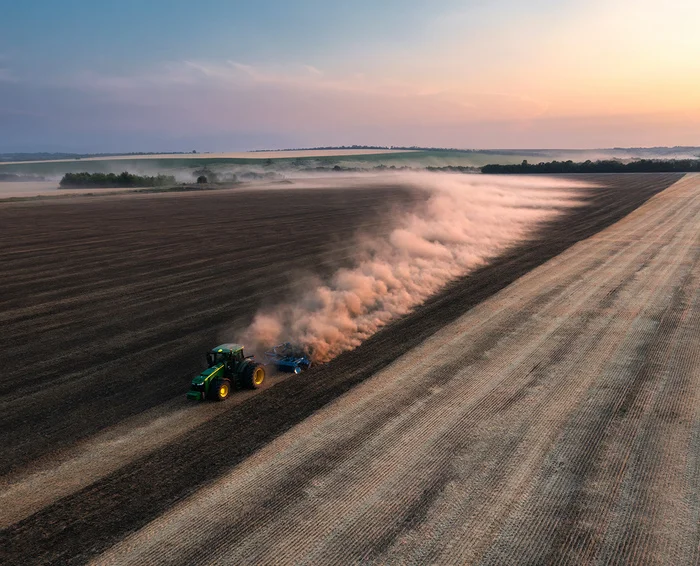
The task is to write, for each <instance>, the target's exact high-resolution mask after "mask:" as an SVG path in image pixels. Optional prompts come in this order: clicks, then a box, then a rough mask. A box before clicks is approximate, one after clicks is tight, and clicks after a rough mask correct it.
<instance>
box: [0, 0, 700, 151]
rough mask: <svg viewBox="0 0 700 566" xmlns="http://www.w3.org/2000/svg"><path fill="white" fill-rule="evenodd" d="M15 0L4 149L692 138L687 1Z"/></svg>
mask: <svg viewBox="0 0 700 566" xmlns="http://www.w3.org/2000/svg"><path fill="white" fill-rule="evenodd" d="M6 4H8V5H7V6H4V7H3V11H2V15H3V24H4V25H3V34H2V35H0V151H32V150H36V151H41V150H55V151H148V150H159V151H160V150H163V151H174V150H189V149H190V148H194V147H196V148H197V149H199V150H201V151H207V150H211V151H219V150H220V151H225V150H232V151H233V150H241V149H253V148H263V147H269V148H274V147H288V146H308V145H330V144H353V143H360V144H362V143H366V144H382V145H385V144H394V145H404V144H405V145H413V144H417V145H442V146H450V147H600V146H614V145H676V144H688V145H690V144H692V143H695V144H700V139H699V137H700V97H697V92H700V78H698V77H700V57H698V56H697V55H698V53H700V39H699V38H700V34H697V32H696V30H695V29H694V25H695V24H694V23H693V22H697V21H698V18H699V17H700V7H699V6H698V4H697V3H695V2H691V1H690V0H669V2H667V3H666V4H665V5H664V8H663V10H660V8H659V6H658V5H657V4H655V3H654V2H652V1H650V0H636V1H634V0H589V1H587V2H583V1H578V0H565V1H559V2H555V1H549V0H532V1H530V2H528V3H523V2H518V1H515V0H495V1H491V2H485V1H472V2H469V1H461V2H459V1H453V0H446V1H433V2H428V1H420V0H404V1H399V0H384V1H380V0H375V1H367V0H359V1H355V2H344V3H336V2H323V1H320V0H306V1H297V2H293V1H287V2H282V1H279V0H273V1H268V2H230V1H229V2H225V1H223V0H200V1H197V2H195V1H190V2H186V1H182V0H170V1H167V2H166V1H164V0H156V1H149V2H137V1H134V0H123V1H121V2H99V3H97V2H87V1H84V0H66V1H63V2H55V1H47V0H35V1H31V0H27V1H24V2H13V3H6Z"/></svg>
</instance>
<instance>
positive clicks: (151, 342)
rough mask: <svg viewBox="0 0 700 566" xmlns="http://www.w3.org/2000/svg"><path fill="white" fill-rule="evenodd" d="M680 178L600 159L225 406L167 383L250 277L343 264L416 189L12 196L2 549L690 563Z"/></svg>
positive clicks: (129, 558) (160, 558)
mask: <svg viewBox="0 0 700 566" xmlns="http://www.w3.org/2000/svg"><path fill="white" fill-rule="evenodd" d="M678 179H679V176H673V175H620V176H614V175H610V176H597V177H595V178H589V179H588V180H593V181H594V182H596V183H598V184H599V188H596V189H591V190H590V191H589V194H588V199H587V206H585V207H584V208H581V209H577V210H575V211H573V212H571V213H570V214H569V215H568V216H566V217H562V218H560V219H559V220H557V222H556V223H553V224H552V225H550V226H546V227H543V229H542V231H541V233H540V234H538V235H537V237H536V238H534V239H533V241H530V242H526V243H524V244H523V245H522V246H521V247H520V248H518V249H516V250H512V251H511V252H509V253H508V254H506V255H504V256H503V257H501V258H499V259H497V260H495V261H494V262H493V264H492V265H490V266H488V267H485V268H483V269H481V270H479V271H478V272H475V273H473V274H472V275H470V276H469V277H467V278H465V279H463V280H460V281H457V282H455V283H454V284H452V285H451V286H450V287H449V288H447V289H445V291H444V292H443V293H441V294H440V295H439V296H437V297H435V298H433V299H431V300H430V301H429V302H428V303H427V304H425V305H423V306H422V307H420V308H418V309H416V311H415V312H414V313H413V314H411V315H409V316H407V317H404V318H403V319H401V320H399V321H397V322H396V323H394V324H392V325H390V326H389V327H387V328H386V329H384V330H383V331H380V332H379V333H378V334H376V335H375V336H374V337H372V338H371V339H369V340H368V341H367V342H366V343H365V344H363V345H362V346H361V347H360V348H358V349H356V350H354V351H352V352H348V353H346V354H343V355H341V356H340V357H338V358H336V359H335V360H334V361H333V362H331V363H330V364H327V365H325V366H322V367H318V368H315V369H312V370H311V371H310V372H308V373H305V374H302V375H301V376H299V377H291V378H289V379H286V380H284V381H281V382H279V383H278V384H277V385H275V386H274V387H272V388H269V389H267V390H265V391H262V392H261V393H259V394H255V395H250V394H248V395H246V394H240V395H239V396H238V397H237V398H235V399H233V400H232V401H234V402H233V403H231V404H227V405H225V406H224V407H225V408H224V409H221V407H222V405H217V406H216V407H215V408H212V407H210V406H198V407H196V408H195V409H194V410H193V409H192V408H190V407H186V406H182V405H181V404H179V402H178V401H177V399H173V400H169V399H172V398H174V397H175V396H176V395H182V391H184V390H185V389H186V387H187V381H188V378H189V377H190V376H191V374H192V373H193V372H194V371H195V370H196V369H198V365H197V363H196V361H192V360H191V358H192V356H193V354H194V352H200V351H204V349H206V347H207V346H208V345H210V343H211V341H212V338H213V336H212V333H213V332H214V331H212V330H211V329H212V327H215V328H219V329H221V328H223V327H225V326H226V325H227V324H231V321H232V319H235V317H236V314H237V312H238V311H237V303H238V301H239V297H240V296H241V294H242V293H245V291H246V290H247V292H248V295H244V296H246V297H247V301H246V303H245V304H246V305H250V308H251V309H253V308H255V307H256V306H257V305H259V304H260V302H261V301H262V298H261V297H258V296H257V295H256V290H257V289H260V283H261V282H264V285H265V293H266V296H267V295H271V296H274V295H275V294H279V293H283V292H287V291H288V289H289V282H288V279H287V278H286V277H285V275H284V273H285V271H286V269H288V268H290V267H291V266H292V265H293V262H294V261H302V260H303V261H315V262H321V261H323V260H324V259H325V260H326V261H327V266H328V269H332V268H333V267H335V266H336V265H337V264H338V262H341V263H342V261H343V257H344V256H343V252H342V250H343V249H344V248H343V244H345V245H347V237H344V236H343V234H351V233H352V231H354V230H355V229H356V228H357V227H358V226H359V225H360V224H362V223H365V224H366V225H367V226H368V227H369V228H372V226H374V229H377V230H381V229H382V226H381V222H380V216H378V215H377V213H376V212H374V211H376V210H377V209H378V208H380V206H379V205H380V202H381V203H384V202H386V201H387V200H388V199H389V198H391V199H392V200H394V201H398V202H404V203H406V202H408V201H410V200H411V199H416V198H419V197H418V196H417V195H415V194H408V193H405V192H403V191H401V190H400V189H398V188H397V189H395V190H391V191H389V192H388V194H382V195H379V194H377V193H372V192H362V191H359V192H354V191H348V192H347V193H342V192H338V193H335V194H334V195H332V196H331V195H329V196H328V197H324V198H322V199H321V198H315V199H313V203H314V204H313V206H316V207H319V206H320V207H321V209H320V210H318V209H314V211H313V213H311V212H310V206H311V205H310V204H309V202H310V199H309V196H308V194H307V195H306V197H305V198H299V196H300V195H302V196H303V191H299V192H294V191H289V192H287V193H284V194H281V193H274V192H266V193H257V194H255V193H250V194H249V195H247V196H246V197H245V198H242V195H241V193H231V194H230V195H221V194H215V195H210V196H205V195H196V196H182V195H181V196H179V197H177V196H173V195H159V197H158V198H156V197H139V198H134V197H129V198H121V199H119V198H115V199H111V198H110V199H108V198H107V197H105V198H104V199H99V201H95V202H89V201H86V202H84V203H82V204H80V203H78V202H76V203H72V204H71V205H70V206H69V205H67V204H65V203H50V204H48V203H43V204H42V203H32V204H31V205H22V206H19V205H11V206H10V205H7V206H6V207H2V208H0V215H1V216H0V222H2V225H3V227H6V226H7V227H9V230H7V229H6V230H4V231H3V235H2V236H1V237H2V240H3V241H2V242H0V243H2V248H0V249H1V250H2V251H1V252H0V256H1V259H2V260H3V261H2V264H1V265H2V267H0V269H2V272H3V297H2V301H3V302H2V305H0V306H1V310H0V315H1V316H2V317H3V342H4V344H3V351H2V353H0V356H2V359H0V364H1V365H2V367H3V368H4V371H3V375H2V381H1V382H0V383H2V387H3V401H2V402H3V406H2V409H3V411H2V425H3V426H2V428H1V429H0V430H1V431H2V434H3V438H2V439H0V440H2V442H3V444H2V445H3V465H4V467H3V471H5V472H6V473H7V475H6V476H5V478H6V480H5V481H4V486H3V492H2V493H1V494H0V495H2V507H3V509H2V515H1V516H2V517H3V526H4V527H6V528H5V530H4V531H3V535H2V540H1V541H0V542H1V543H2V548H3V549H4V552H5V554H6V556H7V558H8V563H22V564H31V563H52V562H53V563H81V562H84V561H86V560H89V559H94V560H96V561H97V562H98V563H114V564H121V563H159V562H162V563H178V564H191V563H199V562H205V563H230V564H247V563H250V564H270V563H279V564H292V563H295V564H298V563H308V564H331V563H337V564H348V563H366V562H369V563H378V564H379V563H381V564H386V563H396V564H406V563H413V564H424V563H436V564H438V563H439V564H444V563H455V564H463V563H486V564H508V563H531V564H539V563H555V562H560V563H571V564H578V563H593V562H598V563H620V564H622V563H635V562H637V563H658V564H686V563H687V564H693V563H696V562H697V560H698V543H699V542H700V531H699V527H698V525H699V524H700V521H699V515H700V505H699V504H698V496H697V493H698V491H699V490H700V481H699V476H700V411H699V410H698V407H699V406H700V403H699V399H698V394H699V393H698V392H699V391H700V296H699V295H698V293H697V289H698V284H699V283H700V177H699V176H687V177H685V178H683V179H681V180H680V181H679V182H678V183H677V184H675V185H673V186H671V187H670V188H668V189H667V187H669V185H671V184H672V183H673V182H674V181H678ZM664 189H666V190H664ZM659 191H663V192H659ZM657 193H658V194H657ZM315 194H316V195H318V194H320V193H318V192H317V193H315ZM653 195H656V196H654V197H653V198H651V200H649V201H648V202H646V204H643V203H645V201H647V200H648V199H649V198H650V197H652V196H653ZM243 196H245V195H243ZM229 198H230V199H231V203H228V204H227V201H226V199H229ZM222 199H223V200H222ZM285 199H287V200H285ZM333 199H341V201H342V202H341V203H340V204H338V202H337V201H336V200H333ZM343 199H344V200H343ZM363 199H365V200H364V201H363ZM280 200H282V201H283V205H279V204H278V203H279V202H280ZM234 201H235V203H236V205H233V202H234ZM334 203H335V204H334ZM229 204H230V205H231V206H230V208H229V206H228V205H229ZM640 205H642V206H641V207H640V208H638V209H637V210H635V209H636V208H637V207H638V206H640ZM277 206H279V209H276V208H275V207H277ZM202 207H203V208H202ZM241 207H242V208H244V209H245V210H246V211H247V212H248V214H247V215H242V216H241V217H242V218H244V219H245V220H242V222H243V223H248V226H249V227H248V231H246V230H244V229H243V228H242V227H240V228H239V230H240V231H238V232H235V233H234V234H229V238H228V239H226V238H221V237H220V236H221V233H222V231H223V230H226V226H227V224H226V220H227V218H228V216H227V215H226V213H229V214H235V213H237V211H238V210H239V209H240V208H241ZM246 207H247V208H246ZM270 208H272V209H273V210H276V211H277V212H276V213H270ZM197 211H199V212H197ZM203 211H205V212H203ZM632 211H634V212H632ZM630 212H632V214H631V215H629V216H627V217H625V215H626V214H628V213H630ZM268 214H269V216H268ZM286 215H288V217H287V216H286ZM305 216H306V217H313V219H314V220H313V222H305V221H304V217H305ZM280 218H289V220H288V221H287V222H281V223H280V222H278V221H279V219H280ZM212 219H214V220H212ZM208 220H212V224H213V226H209V223H208ZM260 226H265V227H266V229H265V230H260V229H257V230H256V229H255V228H256V227H257V228H259V227H260ZM275 226H279V229H276V228H275ZM324 226H325V228H324ZM208 228H211V229H210V230H207V229H208ZM297 228H298V230H297ZM246 234H250V236H246ZM260 234H264V236H261V235H260ZM330 234H339V236H338V237H337V239H336V240H334V241H330V242H329V241H328V238H329V235H330ZM290 238H291V241H292V242H296V244H295V245H292V246H290V247H289V248H288V250H287V251H288V255H285V254H284V253H282V252H278V250H279V249H280V247H281V244H282V243H283V242H288V241H290ZM295 238H296V240H295ZM585 238H588V239H585ZM584 239H585V240H584ZM582 240H583V241H582ZM228 242H233V243H234V244H231V245H229V247H227V243H228ZM576 242H579V243H576ZM231 247H232V248H233V249H231ZM213 249H214V250H216V255H217V256H220V257H221V258H225V259H222V262H223V265H224V266H226V269H228V271H219V270H220V269H224V268H223V267H221V266H220V265H219V264H217V262H216V261H214V259H213V258H212V253H211V252H212V250H213ZM268 254H273V255H272V256H270V255H268ZM274 254H278V255H274ZM269 257H274V258H278V259H279V261H281V262H282V263H283V265H284V261H288V262H290V263H289V264H287V267H281V268H280V269H279V270H278V271H276V270H274V268H273V267H269V266H268V261H269V259H267V258H269ZM263 267H264V268H265V269H263ZM268 269H269V270H268ZM149 276H150V278H149ZM231 281H233V282H232V283H231ZM5 289H7V292H5ZM202 289H203V290H202ZM222 305H223V312H222ZM249 312H250V311H249ZM238 316H240V314H239V315H238ZM35 354H36V355H35ZM26 372H31V373H32V375H33V376H36V379H29V380H27V379H25V378H24V377H23V376H24V375H25V373H26ZM135 375H138V379H130V377H132V376H135ZM144 376H145V377H144ZM183 422H184V423H185V424H183ZM110 425H111V426H110ZM76 478H81V479H76Z"/></svg>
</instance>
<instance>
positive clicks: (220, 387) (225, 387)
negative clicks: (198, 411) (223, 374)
mask: <svg viewBox="0 0 700 566" xmlns="http://www.w3.org/2000/svg"><path fill="white" fill-rule="evenodd" d="M212 385H213V393H214V395H213V397H214V400H215V401H225V400H226V399H228V396H229V395H230V394H231V382H230V381H229V380H228V379H219V380H217V381H216V382H215V383H213V384H212Z"/></svg>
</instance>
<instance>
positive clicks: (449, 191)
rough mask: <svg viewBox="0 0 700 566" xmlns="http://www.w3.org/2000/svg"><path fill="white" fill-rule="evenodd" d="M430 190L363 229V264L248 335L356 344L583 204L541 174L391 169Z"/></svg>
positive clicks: (564, 185)
mask: <svg viewBox="0 0 700 566" xmlns="http://www.w3.org/2000/svg"><path fill="white" fill-rule="evenodd" d="M364 182H365V183H366V184H367V185H369V186H371V185H372V184H373V183H375V184H376V183H381V182H388V183H392V184H397V183H401V184H403V185H405V186H408V187H412V188H419V189H423V190H427V191H429V195H430V196H429V197H428V198H427V200H426V201H424V202H423V203H422V204H420V205H418V206H417V207H416V208H415V209H413V210H411V211H410V212H403V213H395V214H392V215H389V216H388V217H387V218H386V226H387V227H388V230H387V231H386V232H385V235H384V236H382V237H379V236H376V235H375V236H370V235H368V234H360V235H358V237H357V242H356V254H355V256H354V261H353V266H352V267H349V268H342V269H339V270H338V271H336V272H335V273H334V274H333V276H332V277H331V278H330V279H329V280H327V281H319V282H318V283H317V284H316V285H315V286H313V287H311V288H309V289H308V290H307V291H306V292H305V293H303V294H302V295H301V296H299V297H298V298H297V299H296V300H292V301H290V302H287V303H283V304H278V305H276V306H275V307H272V308H267V309H264V310H261V311H260V312H258V313H257V314H256V316H255V317H254V319H253V321H252V323H251V325H250V326H249V327H248V328H247V329H246V330H245V331H244V332H243V333H242V336H240V339H241V340H242V341H243V342H244V343H246V344H248V345H250V346H252V347H253V348H254V349H258V350H259V349H261V348H265V347H268V346H271V345H273V344H276V343H279V342H287V341H290V342H292V343H294V344H296V345H298V346H299V347H300V348H303V349H304V350H305V351H306V352H308V354H309V355H310V356H311V357H312V359H313V360H314V361H315V362H326V361H329V360H331V359H332V358H334V357H335V356H337V355H338V354H340V353H341V352H343V351H346V350H351V349H353V348H355V347H357V346H358V345H360V344H361V343H362V341H363V340H365V339H367V338H368V337H369V336H371V335H372V334H374V333H375V332H377V330H378V329H379V328H381V327H382V326H385V325H386V324H388V323H390V322H391V321H392V320H394V319H396V318H397V317H399V316H401V315H404V314H406V313H408V312H410V311H411V309H412V308H414V307H415V306H417V305H419V304H420V303H422V302H423V301H424V300H425V299H427V298H428V297H430V296H431V295H433V294H435V293H436V292H437V291H439V290H440V289H441V288H443V287H444V286H445V285H446V284H447V283H448V282H450V281H451V280H453V279H455V278H457V277H461V276H464V275H466V274H468V273H469V272H471V271H473V270H474V269H476V268H478V267H480V266H483V265H485V264H486V263H487V262H488V261H489V260H490V259H492V258H494V257H495V256H497V255H498V254H499V253H501V252H503V251H504V250H505V249H506V248H508V247H509V246H512V245H514V244H516V243H517V242H520V241H522V240H523V239H525V238H527V237H528V236H529V235H531V234H532V232H533V230H535V229H536V228H537V226H538V225H540V224H541V223H542V222H545V221H547V220H551V219H552V218H553V217H555V216H556V215H558V214H562V213H563V211H564V210H566V209H568V208H570V207H572V206H577V205H579V204H580V200H579V198H580V192H579V191H576V190H575V189H576V188H577V187H582V186H584V184H583V183H574V182H571V181H565V180H561V179H552V178H536V177H510V176H508V177H492V176H486V175H484V176H482V175H455V174H444V173H442V174H441V173H409V174H402V175H387V176H386V177H385V178H384V180H383V181H382V180H381V179H377V178H374V179H370V178H367V179H366V180H365V181H364Z"/></svg>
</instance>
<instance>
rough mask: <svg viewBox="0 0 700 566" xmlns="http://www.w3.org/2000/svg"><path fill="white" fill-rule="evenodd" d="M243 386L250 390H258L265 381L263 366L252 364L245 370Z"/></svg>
mask: <svg viewBox="0 0 700 566" xmlns="http://www.w3.org/2000/svg"><path fill="white" fill-rule="evenodd" d="M242 378H243V379H242V381H243V385H244V386H245V387H247V388H248V389H257V388H258V387H260V386H261V385H262V384H263V381H265V368H264V367H263V366H262V364H257V363H250V364H248V365H247V366H246V367H245V369H244V370H243V376H242Z"/></svg>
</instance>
